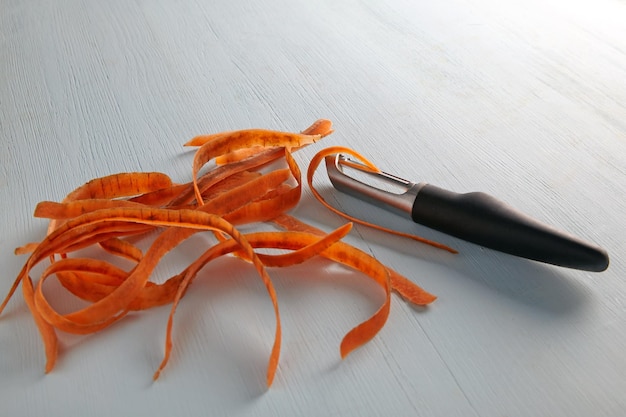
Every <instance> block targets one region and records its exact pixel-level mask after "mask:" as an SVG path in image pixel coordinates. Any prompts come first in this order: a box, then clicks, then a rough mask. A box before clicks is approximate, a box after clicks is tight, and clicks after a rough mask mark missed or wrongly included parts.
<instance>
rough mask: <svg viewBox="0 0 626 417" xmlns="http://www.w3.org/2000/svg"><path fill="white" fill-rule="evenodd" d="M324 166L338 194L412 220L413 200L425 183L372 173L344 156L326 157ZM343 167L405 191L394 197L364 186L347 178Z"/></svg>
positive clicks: (349, 177) (386, 174) (384, 191)
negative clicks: (341, 193) (349, 196)
mask: <svg viewBox="0 0 626 417" xmlns="http://www.w3.org/2000/svg"><path fill="white" fill-rule="evenodd" d="M325 162H326V171H327V172H328V178H329V179H330V181H331V183H332V184H333V186H334V187H335V188H336V189H337V190H339V191H341V192H343V193H346V194H349V195H351V196H353V197H356V198H358V199H360V200H365V201H367V202H369V203H372V204H374V205H376V206H378V207H381V208H383V209H386V210H390V211H392V212H394V213H396V214H399V215H401V216H403V217H407V218H409V219H411V212H412V210H413V203H414V202H415V198H416V197H417V194H418V193H419V190H420V189H421V188H422V187H423V186H425V185H426V183H414V182H411V181H407V180H405V179H403V178H400V177H396V176H395V175H392V174H389V173H387V172H382V171H381V172H373V171H371V170H370V169H369V168H367V167H366V166H365V165H363V164H362V163H360V162H357V161H355V160H353V159H350V158H349V157H347V156H346V155H344V154H336V155H329V156H327V157H326V158H325ZM344 166H349V167H350V168H353V169H356V170H358V171H359V172H361V173H363V174H365V175H367V176H372V177H375V178H376V179H379V180H383V181H385V182H388V183H390V184H392V185H394V186H396V187H399V188H401V189H403V190H406V191H404V192H402V193H393V192H389V191H386V190H382V189H380V188H377V187H374V186H372V185H369V184H366V183H364V182H362V181H359V180H357V179H356V178H353V177H351V176H349V175H347V174H346V173H345V172H344Z"/></svg>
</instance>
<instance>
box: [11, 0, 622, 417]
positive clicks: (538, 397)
mask: <svg viewBox="0 0 626 417" xmlns="http://www.w3.org/2000/svg"><path fill="white" fill-rule="evenodd" d="M625 21H626V5H625V4H624V2H623V1H618V0H598V1H594V2H589V1H567V2H566V1H557V0H551V1H540V0H530V1H528V0H526V1H518V0H512V1H507V2H498V1H491V0H444V1H437V2H433V1H431V2H424V1H421V2H419V1H418V2H415V1H410V0H389V1H385V2H379V1H373V0H363V1H356V0H340V1H337V0H332V1H331V0H321V1H317V2H309V1H303V0H296V1H287V0H268V1H264V2H247V1H241V0H228V1H226V0H216V1H211V2H202V1H198V0H195V1H194V0H168V1H166V0H153V1H147V0H135V1H122V0H110V1H106V2H102V1H100V2H98V1H95V0H59V1H55V2H46V1H42V0H31V1H18V0H0V216H1V218H0V220H1V221H0V227H1V228H2V229H0V232H1V233H0V260H1V264H2V265H3V270H4V274H3V277H2V279H0V292H2V293H4V292H5V291H7V290H8V288H9V287H10V285H11V282H12V280H13V279H14V276H15V275H16V274H17V273H18V271H19V269H20V268H21V263H22V262H23V260H24V259H23V258H20V257H15V256H13V254H12V253H13V249H14V247H16V246H19V245H21V244H23V243H25V242H28V241H33V240H37V239H40V237H41V236H42V234H43V233H44V232H45V227H46V225H45V222H43V221H41V220H38V219H33V218H32V216H31V214H32V211H33V208H34V206H35V204H36V203H37V202H38V201H40V200H44V199H48V200H58V199H61V198H63V196H65V195H66V194H67V193H68V192H69V191H70V190H72V189H73V188H75V187H76V186H78V185H80V184H82V183H84V182H85V181H87V180H89V179H91V178H93V177H96V176H100V175H106V174H109V173H113V172H118V171H137V170H144V171H148V170H159V171H163V172H166V173H168V174H170V175H171V176H172V177H173V178H174V180H181V181H182V180H188V179H189V177H190V172H191V158H192V156H191V153H190V152H189V151H187V150H185V149H183V148H182V143H184V142H185V141H186V140H188V139H189V138H191V137H192V136H195V135H197V134H202V133H212V132H217V131H222V130H232V129H239V128H249V127H263V128H274V129H284V130H300V129H303V128H305V127H306V126H307V125H308V124H309V123H311V122H312V121H313V120H315V119H317V118H320V117H324V118H329V119H331V120H333V122H334V125H335V130H336V132H335V133H334V134H333V135H332V136H330V137H328V138H326V139H324V142H322V143H320V144H318V145H315V146H313V147H310V148H307V149H305V150H304V151H302V152H299V153H298V155H297V158H298V160H299V161H300V162H302V163H303V164H306V163H307V161H308V160H309V159H310V157H311V156H312V155H313V153H314V152H316V151H317V150H319V149H320V148H321V146H330V145H344V146H351V147H354V148H356V149H358V150H360V151H362V152H363V153H364V154H367V155H369V156H370V157H371V158H372V159H374V160H375V161H376V162H377V163H378V164H379V165H380V166H381V167H382V168H384V169H385V170H387V171H390V172H394V173H396V174H398V175H400V176H402V177H405V178H408V179H412V180H425V181H429V182H431V183H433V184H437V185H440V186H443V187H448V188H451V189H454V190H456V191H470V190H481V191H486V192H489V193H491V194H493V195H496V196H498V197H499V198H501V199H502V200H505V201H507V202H509V203H511V204H512V205H514V206H517V207H519V208H520V209H522V210H524V211H526V212H528V213H529V214H531V215H534V216H535V217H538V218H540V219H542V220H544V221H546V222H549V223H552V224H554V225H556V226H558V227H560V228H563V229H566V230H569V231H571V232H572V233H574V234H577V235H580V236H583V237H585V238H587V239H589V240H592V241H595V242H597V243H599V244H600V245H602V246H604V247H605V248H606V249H607V250H608V251H609V253H610V255H611V266H610V267H609V270H608V271H606V272H604V273H602V274H591V273H586V272H578V271H570V270H564V269H559V268H556V267H549V266H544V265H539V264H536V263H532V262H527V261H523V260H519V259H515V258H512V257H509V256H506V255H502V254H498V253H496V252H493V251H488V250H483V249H482V248H480V247H477V246H473V245H470V244H467V243H464V242H461V241H459V240H456V239H453V238H450V237H446V236H443V235H440V234H438V233H436V232H433V231H429V230H427V229H425V228H422V227H420V226H417V225H407V224H406V223H405V222H404V221H403V220H402V219H400V218H396V217H394V216H391V215H387V214H386V213H383V212H382V211H378V210H377V209H374V208H371V207H369V206H365V205H363V204H360V203H357V202H355V201H354V200H352V199H351V198H349V197H346V196H342V195H337V194H336V193H334V192H333V191H332V190H331V189H330V188H329V183H328V181H327V180H326V179H325V178H324V175H323V174H324V173H323V171H320V172H319V173H318V175H317V177H316V183H317V184H319V186H320V189H321V190H322V192H323V193H324V195H326V196H327V197H328V199H329V201H332V202H333V204H336V205H339V206H342V207H343V208H344V209H345V210H347V211H350V212H351V213H354V214H356V215H358V216H362V217H367V218H370V219H371V220H375V221H377V222H382V223H385V224H386V225H388V226H391V227H395V228H398V229H408V230H411V231H414V232H418V233H421V234H423V235H424V236H426V237H429V238H435V239H438V240H441V241H443V242H444V243H447V244H450V245H452V246H454V247H456V248H458V249H459V250H460V254H459V255H457V256H452V255H450V254H447V253H443V252H439V251H436V250H434V249H431V248H427V247H422V246H419V245H415V244H411V243H407V242H403V241H399V240H397V239H396V238H392V237H387V236H383V235H381V234H380V233H378V232H374V231H370V230H367V229H364V228H360V227H357V228H356V230H355V231H354V232H353V233H352V234H351V235H350V236H349V237H348V241H349V242H351V243H353V244H355V245H357V246H359V247H361V248H363V249H364V250H366V251H368V252H370V253H372V254H374V255H375V256H376V257H377V258H379V259H381V260H382V261H383V262H385V263H387V264H389V265H391V266H393V267H394V268H396V269H397V270H399V271H400V272H402V273H404V274H406V275H407V276H409V277H411V278H412V279H414V280H415V281H416V282H418V283H420V284H421V285H423V286H424V287H425V288H426V289H428V290H430V291H432V292H434V293H435V294H437V295H438V296H439V299H438V300H437V301H436V303H435V304H433V305H432V307H430V308H428V309H427V310H425V311H417V310H415V309H413V308H411V307H409V306H407V305H405V304H404V303H403V302H402V301H401V300H399V299H398V298H394V300H393V306H392V312H391V316H390V319H389V322H388V324H387V325H386V327H385V328H384V330H383V331H382V332H381V334H380V335H379V336H377V337H376V338H375V339H374V340H373V341H372V342H370V343H369V344H368V345H366V346H365V347H363V348H361V349H359V350H357V351H356V352H354V353H353V354H352V355H350V356H349V357H348V358H347V359H346V360H344V361H340V359H339V342H340V340H341V337H342V336H343V334H345V333H346V332H347V331H348V330H349V329H350V328H351V327H352V326H353V325H355V324H356V323H358V322H359V321H361V320H363V319H365V318H367V317H368V316H369V315H370V314H371V313H372V312H373V311H375V309H376V308H377V306H378V303H380V302H381V300H382V295H381V294H380V293H379V292H378V290H377V288H376V287H375V285H373V284H370V283H368V281H367V280H366V279H364V277H362V276H360V275H359V274H356V273H350V272H348V271H345V270H342V269H340V268H337V267H335V266H333V265H331V264H328V263H325V262H323V261H321V260H320V261H318V260H316V261H313V262H315V265H314V267H312V266H309V265H306V266H302V267H294V268H290V269H287V270H284V271H283V270H281V271H272V276H273V277H275V280H276V286H277V291H278V296H279V300H280V303H281V309H282V314H283V316H284V323H283V326H284V332H285V334H284V342H283V355H282V358H281V362H280V365H279V371H278V374H277V379H276V381H275V384H274V386H273V387H272V388H271V389H270V390H269V391H265V389H264V387H263V381H264V378H265V376H264V372H265V364H266V360H267V356H268V355H269V351H270V348H271V340H272V335H273V318H272V309H271V304H270V303H269V301H268V300H267V298H266V296H265V292H264V289H263V285H262V283H261V282H259V280H258V279H257V278H256V276H255V274H254V272H253V271H252V270H251V269H246V268H245V267H241V266H235V264H234V263H233V262H230V261H228V260H226V259H225V260H222V261H219V262H217V263H216V264H215V265H214V266H213V267H212V268H210V270H208V271H207V272H206V274H205V275H203V277H202V279H201V280H199V281H198V283H197V284H194V291H190V293H189V295H188V296H187V297H186V299H185V300H184V303H183V305H182V307H181V310H180V315H179V316H178V318H177V324H176V327H175V351H174V354H173V357H172V360H171V362H170V364H169V365H168V367H167V368H166V370H165V372H164V374H163V375H162V377H161V379H160V380H159V381H158V382H157V383H154V384H151V383H150V377H151V375H152V373H153V371H154V370H155V369H156V367H157V366H158V363H159V362H160V360H161V355H162V352H163V347H162V346H163V336H164V330H165V322H166V319H167V314H168V309H167V308H164V309H158V310H156V311H154V312H150V313H149V314H141V315H135V316H132V317H129V320H127V321H125V322H123V323H121V324H120V325H118V326H115V327H114V328H111V329H110V330H107V331H105V332H103V333H101V334H98V335H95V336H92V337H88V338H73V337H69V336H65V335H64V337H63V339H62V344H63V355H62V357H61V359H60V361H59V364H58V366H57V368H56V369H55V371H54V372H53V373H51V374H49V375H46V376H44V375H43V350H42V348H41V346H40V343H39V339H38V335H37V331H36V329H35V326H34V324H33V323H32V320H31V319H30V317H29V315H28V314H27V311H26V307H25V305H24V303H23V302H22V301H21V300H20V297H16V299H15V300H13V301H12V302H11V303H10V304H9V307H8V310H7V311H6V313H5V315H3V317H1V318H0V349H1V350H2V354H1V355H0V404H1V406H0V409H1V411H0V415H10V416H26V415H48V416H70V415H82V416H89V417H92V416H110V415H138V416H139V415H150V416H166V415H255V416H264V415H267V416H269V415H329V416H332V415H342V416H343V415H373V416H374V415H398V416H403V415H424V416H502V415H506V416H540V415H550V416H578V415H593V416H623V415H624V413H626V399H625V398H624V395H623V393H624V392H626V379H625V378H624V375H625V374H626V359H625V357H624V354H623V351H624V347H625V346H626V302H625V301H624V300H626V284H625V281H624V277H625V276H626V262H625V261H624V255H625V254H626V243H625V241H626V240H625V238H624V236H626V222H625V221H624V213H626V199H625V198H624V195H625V194H626V117H625V116H626V83H624V80H625V79H626V35H625V31H624V24H623V22H625ZM294 213H295V214H296V215H297V216H299V217H301V218H302V219H304V220H306V221H309V222H311V223H313V224H315V225H317V226H319V227H322V228H325V229H330V228H332V227H336V226H337V225H339V224H340V223H341V220H340V219H338V218H337V217H335V216H334V215H332V214H330V213H326V212H324V211H321V210H320V206H319V205H318V204H317V203H316V202H315V201H314V200H313V199H312V197H311V194H310V192H308V191H306V192H305V194H304V196H303V200H302V203H301V204H300V205H299V206H298V207H297V208H296V209H295V210H294ZM204 244H205V242H204V241H203V238H202V237H198V238H197V239H195V240H192V241H190V242H187V243H186V246H185V248H186V249H185V251H184V252H183V253H182V254H178V255H177V256H174V257H169V258H166V259H165V262H164V264H163V265H162V266H161V267H160V269H159V270H157V278H159V277H160V278H163V277H166V276H168V273H171V272H175V271H177V270H178V269H180V267H181V265H183V264H185V262H186V261H188V260H189V259H192V257H193V255H194V253H197V251H198V250H199V248H201V247H202V246H203V245H204ZM318 270H327V271H328V272H329V274H320V273H318V272H316V271H318ZM50 290H51V291H54V288H51V289H50Z"/></svg>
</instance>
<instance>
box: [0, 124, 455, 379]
mask: <svg viewBox="0 0 626 417" xmlns="http://www.w3.org/2000/svg"><path fill="white" fill-rule="evenodd" d="M332 131H333V130H332V124H331V122H330V121H328V120H325V119H321V120H318V121H316V122H315V123H313V124H312V125H311V126H309V127H308V128H307V129H304V130H303V131H302V132H300V133H289V132H278V131H271V130H264V129H248V130H240V131H232V132H224V133H218V134H213V135H204V136H198V137H195V138H193V139H192V140H190V141H189V142H187V143H186V144H185V145H186V146H196V147H198V149H197V151H196V153H195V156H194V160H193V165H192V175H191V177H192V178H191V180H190V181H189V182H187V183H184V184H174V183H172V181H171V179H170V178H169V177H168V176H167V175H166V174H162V173H158V172H149V173H141V172H131V173H120V174H114V175H109V176H105V177H101V178H96V179H94V180H92V181H89V182H87V183H85V184H84V185H82V186H80V187H78V188H76V189H75V190H74V191H72V192H70V193H69V194H68V195H67V196H66V197H65V198H64V199H63V200H62V201H60V202H53V201H43V202H41V203H39V204H38V205H37V207H36V209H35V213H34V215H35V216H36V217H41V218H46V219H49V225H48V230H47V233H46V236H45V237H44V238H43V239H42V240H41V241H40V242H36V243H28V244H26V245H24V246H21V247H19V248H17V249H16V250H15V253H16V254H21V255H28V258H27V260H26V262H25V264H24V266H23V268H22V270H21V271H20V273H19V274H18V276H17V278H16V279H15V281H14V283H13V285H12V286H11V288H10V290H9V293H8V294H7V296H6V298H5V299H4V301H3V302H2V304H1V305H0V314H1V313H2V312H3V311H4V309H5V308H6V306H7V303H8V302H9V300H10V299H11V297H12V296H13V295H14V293H15V292H16V291H17V289H18V288H19V286H20V285H21V287H22V295H23V298H24V300H25V302H26V305H27V306H28V309H29V311H30V313H31V315H32V316H33V319H34V321H35V323H36V325H37V328H38V330H39V333H40V335H41V339H42V342H43V345H44V350H45V355H46V365H45V370H46V372H50V371H51V370H52V369H53V368H54V366H55V363H56V360H57V357H58V354H59V340H58V332H66V333H75V334H90V333H94V332H98V331H100V330H102V329H104V328H107V327H109V326H111V325H113V324H115V323H117V322H118V321H120V320H122V319H124V318H125V317H126V315H127V314H128V313H129V312H131V311H145V310H148V309H150V308H153V307H156V306H162V305H167V304H170V305H171V310H170V315H169V317H168V322H167V328H166V338H165V351H164V357H163V360H162V362H161V364H160V365H159V367H158V369H157V370H156V372H155V374H154V379H156V378H158V377H159V375H160V374H161V373H162V371H163V369H164V368H165V366H166V364H167V363H168V360H169V358H170V356H171V353H172V349H173V324H174V316H175V311H176V309H177V307H178V305H179V303H180V302H181V300H182V299H183V297H184V295H185V294H186V292H187V291H188V290H189V288H190V286H191V284H192V282H193V281H194V280H195V279H196V278H197V277H198V274H199V272H200V271H201V270H202V268H204V267H205V266H207V264H209V263H210V262H211V261H212V260H214V259H216V258H218V257H220V256H224V255H228V254H230V255H234V256H237V257H238V258H240V259H242V260H243V261H245V262H248V263H251V264H252V265H253V266H254V268H255V269H256V271H257V273H258V275H259V276H260V278H261V280H262V281H263V283H264V285H265V288H266V290H267V293H268V295H269V297H270V301H271V304H272V308H273V311H274V316H275V333H274V342H273V344H272V348H271V352H270V355H269V360H268V364H267V377H266V382H267V385H268V386H269V385H271V384H272V382H273V380H274V378H275V375H276V372H277V369H278V363H279V356H280V345H281V339H282V330H281V320H280V314H279V307H278V299H277V294H276V291H275V289H274V285H273V283H272V280H271V278H270V275H269V272H268V268H279V267H287V266H290V265H295V264H299V263H302V262H306V261H307V260H309V259H311V258H312V257H315V256H322V257H325V258H327V259H329V260H331V261H333V262H337V263H340V264H343V265H345V266H347V267H349V268H352V269H355V270H357V271H360V272H362V273H363V274H364V275H365V276H367V277H369V278H371V279H373V280H374V282H375V283H376V284H377V285H378V286H379V287H380V288H381V290H382V293H383V300H382V303H381V305H380V307H379V308H378V309H377V310H376V311H375V312H374V313H373V314H372V315H371V316H370V318H368V319H367V320H365V321H364V322H362V323H360V324H359V325H357V326H355V327H354V328H353V329H352V330H350V331H349V332H348V333H347V334H346V335H345V337H344V338H343V340H342V341H341V344H340V354H341V357H345V356H346V355H348V354H349V353H350V352H351V351H353V350H354V349H356V348H358V347H359V346H362V345H363V344H365V343H366V342H367V341H369V340H371V339H372V338H373V337H374V336H375V335H376V334H377V333H378V332H379V331H380V329H381V328H382V327H383V326H384V324H385V322H386V320H387V318H388V316H389V311H390V307H391V292H392V291H395V292H397V293H398V294H399V295H400V296H401V297H402V298H404V299H405V300H406V301H408V302H411V303H414V304H419V305H426V304H429V303H431V302H432V301H434V300H435V298H436V297H435V296H433V295H432V294H430V293H428V292H426V291H424V290H423V289H421V288H420V287H419V286H417V285H416V284H414V283H413V282H412V281H411V280H409V279H407V278H406V277H403V276H402V275H400V274H399V273H398V272H396V271H394V270H392V269H390V268H388V267H386V266H385V265H383V264H382V263H380V262H379V261H378V260H376V259H375V258H373V257H372V256H370V255H368V254H367V253H365V252H363V251H361V250H359V249H357V248H355V247H353V246H350V245H348V244H346V243H344V242H342V241H341V239H342V238H343V237H344V236H346V235H347V234H348V233H349V232H350V230H351V229H352V223H346V224H344V225H343V226H341V227H339V228H337V229H336V230H334V231H332V232H330V233H326V232H323V231H322V230H320V229H316V228H314V227H312V226H310V225H308V224H306V223H304V222H301V221H300V220H298V219H296V218H294V217H292V216H289V215H287V214H286V212H287V211H288V210H289V209H291V208H293V207H295V206H296V205H297V204H298V202H299V201H300V196H301V193H302V183H303V181H302V178H301V177H302V174H301V170H300V167H299V166H298V164H297V163H296V160H295V159H294V157H293V155H292V152H294V151H296V150H298V149H300V148H302V147H304V146H308V145H310V144H313V143H315V142H317V141H319V140H320V139H321V138H323V137H325V136H327V135H329V134H330V133H332ZM336 152H343V153H349V154H351V155H353V156H355V157H357V158H358V159H360V160H361V161H363V162H364V163H365V164H366V165H367V166H368V167H369V168H370V169H372V170H377V168H376V167H375V166H374V165H373V164H371V163H370V162H369V161H367V160H366V159H365V158H363V157H361V156H360V155H358V154H357V153H356V152H354V151H352V150H349V149H347V148H341V147H335V148H329V149H328V150H326V151H323V152H322V153H320V154H318V155H316V156H315V157H314V159H313V161H312V162H311V165H310V166H309V169H308V171H307V181H308V183H309V185H311V184H312V179H313V173H314V171H315V168H316V167H317V165H318V164H319V162H320V161H321V159H322V158H323V156H324V155H327V154H330V153H336ZM211 160H213V161H215V163H216V165H213V166H208V163H209V161H211ZM279 160H281V161H282V164H283V167H279V168H271V166H269V165H268V164H269V163H271V162H275V161H279ZM200 171H206V172H203V173H201V172H200ZM311 190H312V192H313V193H314V194H315V195H316V196H318V197H319V193H317V191H316V190H315V189H314V188H313V187H311ZM321 201H322V202H323V200H321ZM323 203H324V202H323ZM329 208H330V207H329ZM331 209H332V208H331ZM344 217H345V216H344ZM356 221H358V220H356ZM258 222H272V223H274V224H275V225H277V226H279V227H280V228H281V229H284V230H283V231H265V232H262V231H252V232H248V233H242V232H241V231H240V229H239V228H238V227H239V226H240V225H247V224H252V223H258ZM358 222H359V223H362V221H358ZM148 232H150V233H148ZM203 232H209V233H208V235H209V236H208V239H211V236H213V237H214V238H215V241H214V242H213V243H211V244H209V246H208V248H207V249H206V251H205V252H204V253H202V254H201V255H200V256H199V257H198V258H197V259H196V260H194V261H193V262H191V263H190V264H189V265H188V266H187V267H186V268H184V269H183V270H182V271H180V272H179V273H178V274H176V275H174V276H172V277H170V278H168V279H167V280H165V281H164V282H161V283H157V282H153V281H152V280H151V278H152V275H153V271H154V269H155V267H156V266H157V265H158V263H159V262H160V260H161V259H162V258H163V257H164V256H165V255H166V254H167V253H169V252H171V251H174V250H176V248H177V247H178V246H179V245H180V244H181V243H182V242H184V241H185V240H187V239H188V238H190V237H191V236H193V235H194V234H196V233H203ZM146 235H148V236H151V238H152V239H153V240H152V242H151V243H150V244H149V245H148V247H147V249H145V250H141V249H140V246H139V245H138V244H137V243H136V241H139V240H140V239H142V238H143V237H144V236H146ZM416 240H420V241H425V240H424V239H421V238H419V239H416ZM209 241H210V240H209ZM425 242H426V243H429V244H434V243H433V242H430V241H425ZM435 246H437V247H440V248H443V249H446V250H450V249H449V248H447V247H445V246H443V245H438V244H435ZM86 248H89V249H90V251H89V252H88V253H89V254H90V255H91V256H95V257H85V256H83V254H82V251H83V250H84V249H86ZM258 249H265V250H267V249H278V250H281V251H285V250H286V251H287V252H286V253H266V252H263V253H261V252H259V251H258ZM94 251H95V255H94V254H93V253H94ZM98 251H99V252H100V253H102V255H106V257H107V258H106V259H104V258H102V259H101V258H98V257H97V256H98V255H97V253H98ZM109 258H110V259H109ZM47 259H49V260H50V264H49V265H48V266H44V267H43V272H42V273H41V275H40V276H39V278H38V279H36V280H34V279H33V278H32V277H31V273H32V271H33V270H34V269H35V267H37V266H38V265H40V264H41V263H43V262H44V261H45V260H47ZM117 260H120V262H122V260H123V265H124V267H122V266H120V265H118V262H117ZM54 278H56V279H57V280H58V281H59V282H60V283H61V285H62V286H63V288H65V289H66V290H67V291H68V292H69V293H71V294H73V295H74V296H76V297H78V298H80V299H82V300H84V301H85V302H86V303H87V304H86V306H84V307H82V308H80V309H78V310H76V311H73V312H69V313H61V312H59V311H58V310H57V309H56V308H55V307H54V300H50V299H49V296H48V295H47V294H46V290H45V287H46V285H45V283H46V282H47V281H48V280H49V279H54Z"/></svg>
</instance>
